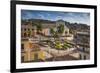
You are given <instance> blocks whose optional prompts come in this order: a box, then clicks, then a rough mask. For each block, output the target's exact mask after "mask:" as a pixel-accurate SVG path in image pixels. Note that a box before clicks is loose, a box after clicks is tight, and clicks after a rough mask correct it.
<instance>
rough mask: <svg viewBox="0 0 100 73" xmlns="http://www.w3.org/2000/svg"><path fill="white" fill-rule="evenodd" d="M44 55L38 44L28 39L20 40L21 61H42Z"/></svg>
mask: <svg viewBox="0 0 100 73" xmlns="http://www.w3.org/2000/svg"><path fill="white" fill-rule="evenodd" d="M44 60H45V53H44V51H42V50H41V49H40V47H39V45H38V44H35V43H33V42H31V41H29V40H28V39H22V42H21V61H22V62H31V61H44Z"/></svg>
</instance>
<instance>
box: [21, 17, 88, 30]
mask: <svg viewBox="0 0 100 73" xmlns="http://www.w3.org/2000/svg"><path fill="white" fill-rule="evenodd" d="M29 22H32V23H33V25H35V24H41V23H42V24H43V23H46V24H48V23H53V24H55V23H56V21H50V20H43V19H28V20H22V24H27V23H29ZM65 25H66V26H67V27H68V28H69V29H71V30H72V31H90V26H89V25H87V24H83V23H71V22H68V21H65ZM45 26H46V25H45Z"/></svg>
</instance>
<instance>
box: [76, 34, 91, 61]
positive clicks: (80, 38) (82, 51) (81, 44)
mask: <svg viewBox="0 0 100 73" xmlns="http://www.w3.org/2000/svg"><path fill="white" fill-rule="evenodd" d="M74 39H75V43H76V45H78V48H77V50H78V52H79V58H80V59H84V60H85V59H90V34H89V32H77V33H76V35H75V37H74Z"/></svg>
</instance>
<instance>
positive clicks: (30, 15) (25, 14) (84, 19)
mask: <svg viewBox="0 0 100 73" xmlns="http://www.w3.org/2000/svg"><path fill="white" fill-rule="evenodd" d="M21 19H45V20H51V21H57V20H64V21H68V22H71V23H83V24H87V25H90V13H85V12H83V13H82V12H60V11H59V12H58V11H37V10H21Z"/></svg>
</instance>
